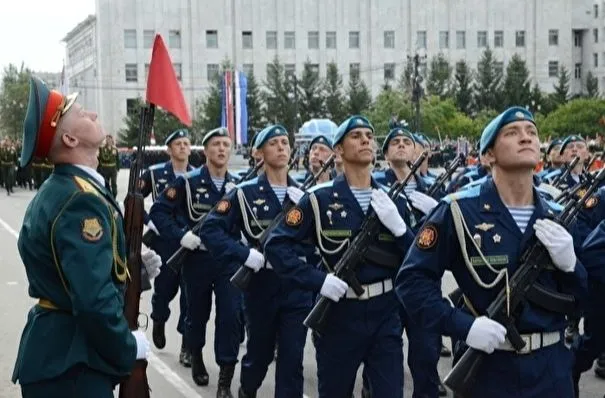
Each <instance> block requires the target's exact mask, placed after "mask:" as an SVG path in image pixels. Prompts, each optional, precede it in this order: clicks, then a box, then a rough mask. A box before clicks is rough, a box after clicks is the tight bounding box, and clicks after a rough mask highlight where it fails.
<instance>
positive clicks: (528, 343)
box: [496, 332, 561, 354]
mask: <svg viewBox="0 0 605 398" xmlns="http://www.w3.org/2000/svg"><path fill="white" fill-rule="evenodd" d="M521 338H523V340H524V341H525V347H523V348H522V349H521V350H520V351H517V350H515V349H514V348H513V346H512V345H511V343H510V341H508V339H506V340H504V343H502V344H500V345H499V346H498V347H496V350H501V351H516V352H517V353H518V354H530V353H532V352H533V351H536V350H539V349H540V348H544V347H548V346H551V345H553V344H557V343H558V342H559V341H561V332H545V333H532V334H522V335H521Z"/></svg>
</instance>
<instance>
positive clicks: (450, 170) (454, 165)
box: [426, 153, 466, 197]
mask: <svg viewBox="0 0 605 398" xmlns="http://www.w3.org/2000/svg"><path fill="white" fill-rule="evenodd" d="M465 160H466V158H465V157H464V154H462V153H459V154H458V156H456V158H455V159H453V160H452V161H451V162H450V164H448V165H447V167H446V169H445V171H444V172H443V173H442V174H441V175H440V176H439V177H437V179H436V180H435V182H434V183H433V185H431V187H430V188H429V189H428V191H427V192H426V194H427V195H428V196H430V197H434V195H435V194H437V192H439V190H440V189H441V187H443V186H444V185H445V183H446V182H447V181H448V180H449V179H450V177H451V176H452V174H454V172H456V170H458V167H460V166H462V165H463V164H464V161H465Z"/></svg>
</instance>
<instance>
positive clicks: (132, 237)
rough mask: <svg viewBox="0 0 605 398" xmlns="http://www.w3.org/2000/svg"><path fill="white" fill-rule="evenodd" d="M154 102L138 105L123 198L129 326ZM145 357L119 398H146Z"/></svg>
mask: <svg viewBox="0 0 605 398" xmlns="http://www.w3.org/2000/svg"><path fill="white" fill-rule="evenodd" d="M154 113H155V105H153V104H149V105H147V106H145V107H143V108H142V109H141V116H140V120H139V145H138V147H137V148H139V150H138V151H137V155H136V159H135V161H134V162H132V165H131V166H130V176H129V179H128V193H127V194H126V199H125V201H124V203H125V205H124V232H125V234H126V248H127V250H128V259H127V261H126V264H128V273H129V277H130V282H128V285H127V286H126V297H125V300H124V317H125V318H126V320H127V321H128V327H129V328H130V330H137V329H138V328H139V324H138V318H139V302H140V300H141V268H142V266H143V264H142V260H141V242H142V234H143V218H144V214H145V213H144V210H145V204H144V203H143V202H144V198H143V195H142V194H141V188H140V186H139V181H140V179H141V171H142V169H143V152H144V151H143V150H142V149H143V146H144V145H145V138H146V137H148V136H149V134H150V133H151V128H152V126H153V116H154ZM146 371H147V361H146V360H141V359H138V360H137V361H136V362H135V365H134V368H133V369H132V372H131V373H130V376H128V378H127V379H124V380H123V381H122V382H121V383H120V393H119V398H149V396H150V395H149V383H148V381H147V373H146Z"/></svg>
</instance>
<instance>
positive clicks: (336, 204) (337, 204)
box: [328, 203, 344, 211]
mask: <svg viewBox="0 0 605 398" xmlns="http://www.w3.org/2000/svg"><path fill="white" fill-rule="evenodd" d="M328 207H329V208H330V209H332V210H334V211H338V210H340V209H342V208H343V207H344V206H343V205H341V204H340V203H332V204H331V205H328Z"/></svg>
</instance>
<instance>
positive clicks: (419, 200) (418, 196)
mask: <svg viewBox="0 0 605 398" xmlns="http://www.w3.org/2000/svg"><path fill="white" fill-rule="evenodd" d="M409 198H410V202H412V206H414V207H415V208H416V209H418V210H420V211H421V212H423V213H424V214H429V213H430V212H431V210H433V209H434V208H435V207H436V206H437V205H438V204H439V202H437V201H436V200H435V199H433V198H431V197H430V196H429V195H425V194H423V193H422V192H418V191H413V192H412V193H411V194H409Z"/></svg>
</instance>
